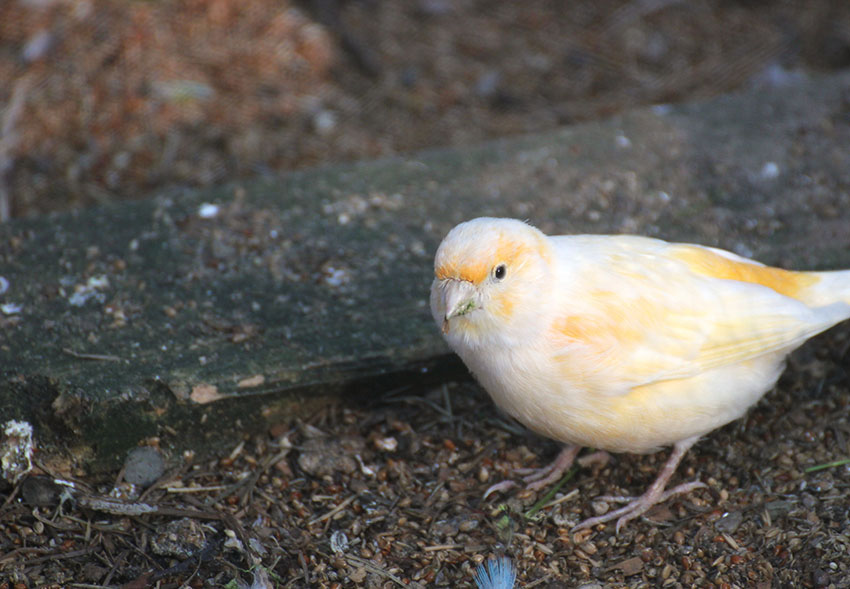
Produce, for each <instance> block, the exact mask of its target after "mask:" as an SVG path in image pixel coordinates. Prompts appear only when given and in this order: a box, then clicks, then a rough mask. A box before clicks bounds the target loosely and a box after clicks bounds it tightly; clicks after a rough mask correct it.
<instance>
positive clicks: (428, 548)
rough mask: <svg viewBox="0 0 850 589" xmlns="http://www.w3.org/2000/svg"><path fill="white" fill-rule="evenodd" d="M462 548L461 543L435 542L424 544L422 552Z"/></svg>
mask: <svg viewBox="0 0 850 589" xmlns="http://www.w3.org/2000/svg"><path fill="white" fill-rule="evenodd" d="M458 548H463V544H437V545H435V546H426V547H425V548H423V549H422V550H423V551H424V552H439V551H441V550H457V549H458Z"/></svg>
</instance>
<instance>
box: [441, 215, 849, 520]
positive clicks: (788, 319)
mask: <svg viewBox="0 0 850 589" xmlns="http://www.w3.org/2000/svg"><path fill="white" fill-rule="evenodd" d="M434 270H435V274H436V278H435V280H434V283H433V285H432V287H431V310H432V313H433V315H434V319H435V320H436V321H437V323H438V325H440V326H441V328H442V331H443V334H444V336H445V339H446V341H447V342H448V344H449V345H450V346H451V348H452V349H453V350H454V351H455V352H457V354H458V355H459V356H460V357H461V359H462V360H463V361H464V363H465V364H466V366H467V367H468V368H469V369H470V371H471V372H472V373H473V374H474V375H475V376H476V378H477V379H478V380H479V381H480V383H481V384H482V385H483V387H484V388H485V389H486V390H487V391H488V392H489V393H490V395H491V396H492V397H493V400H494V401H495V402H496V404H497V405H498V406H499V407H501V408H502V409H503V410H504V411H506V412H507V413H508V414H510V415H511V416H513V417H515V418H516V419H517V420H519V421H520V422H522V423H523V424H525V425H526V426H527V427H529V428H531V429H532V430H534V431H536V432H538V433H540V434H543V435H545V436H548V437H550V438H554V439H556V440H559V441H562V442H565V443H566V444H567V446H566V447H565V448H564V450H563V451H562V452H561V453H560V455H559V456H558V458H557V459H556V460H555V462H553V463H552V465H550V466H549V467H547V468H546V469H541V471H540V472H539V473H537V475H536V476H532V477H530V478H528V479H526V480H527V481H529V480H530V481H533V482H532V483H531V484H530V485H529V487H531V488H540V487H541V486H543V485H545V484H548V483H549V482H551V481H553V480H556V479H557V478H558V477H559V476H560V475H561V474H562V472H563V471H564V470H565V469H567V468H569V467H570V465H571V464H572V462H573V460H574V459H575V457H576V455H577V454H578V451H579V450H580V448H581V447H582V446H589V447H593V448H599V449H604V450H611V451H614V452H635V453H646V452H654V451H656V450H658V449H660V448H662V447H663V446H669V445H672V446H673V452H672V454H671V455H670V458H669V459H668V460H667V463H666V465H665V466H664V468H663V469H662V471H661V473H660V474H659V475H658V478H657V479H656V481H655V482H654V483H653V484H652V485H651V486H650V487H649V489H648V490H647V491H646V492H645V493H644V494H643V495H642V496H641V497H638V498H637V499H635V500H633V501H631V502H630V503H629V504H627V505H626V506H625V507H623V508H620V509H616V510H613V511H611V512H609V513H606V514H604V515H601V516H598V517H594V518H591V519H588V520H586V521H584V522H582V523H581V524H579V525H578V526H577V528H586V527H590V526H593V525H596V524H598V523H602V522H606V521H610V520H613V519H617V520H618V521H617V525H616V529H617V531H619V530H620V528H621V526H622V525H623V524H624V523H625V522H627V521H629V520H630V519H633V518H635V517H638V516H639V515H641V514H642V513H644V512H646V511H647V510H648V509H649V508H650V507H652V506H653V505H654V504H656V503H658V502H660V501H664V500H665V499H667V498H668V497H670V496H671V495H673V494H676V493H682V492H687V491H690V490H691V489H694V488H697V487H699V486H703V485H702V483H699V482H692V483H686V484H682V485H679V486H677V487H674V488H672V489H670V490H667V491H665V487H666V485H667V482H668V481H669V479H670V477H671V476H672V475H673V473H674V472H675V470H676V467H677V466H678V464H679V461H680V460H681V459H682V456H683V455H684V454H685V452H686V451H687V450H688V448H690V447H691V446H692V445H693V444H694V442H696V441H697V439H699V437H700V436H702V435H704V434H706V433H708V432H710V431H711V430H713V429H715V428H718V427H720V426H722V425H724V424H726V423H728V422H730V421H732V420H734V419H736V418H738V417H741V416H742V415H743V414H744V412H745V411H746V410H747V408H749V407H750V406H751V405H753V404H754V403H755V402H756V401H758V399H759V398H760V397H761V396H762V395H763V394H764V393H765V392H766V391H768V390H769V389H770V388H771V387H773V385H774V383H775V382H776V380H777V378H778V377H779V375H780V373H781V372H782V369H783V367H784V360H785V357H786V355H787V354H788V353H789V352H791V351H792V350H794V349H795V348H797V347H798V346H800V345H801V344H802V343H803V342H805V341H806V340H807V339H809V338H810V337H812V336H814V335H815V334H817V333H819V332H821V331H823V330H825V329H827V328H829V327H831V326H832V325H835V324H836V323H839V322H841V321H843V320H845V319H847V318H848V317H850V270H845V271H836V272H793V271H788V270H781V269H778V268H771V267H768V266H764V265H762V264H759V263H758V262H754V261H751V260H748V259H746V258H742V257H740V256H737V255H735V254H732V253H729V252H726V251H723V250H719V249H714V248H709V247H703V246H699V245H690V244H680V243H667V242H665V241H661V240H658V239H651V238H646V237H638V236H627V235H622V236H612V235H564V236H547V235H545V234H543V233H542V232H541V231H539V230H538V229H535V228H534V227H532V226H530V225H528V224H526V223H523V222H521V221H517V220H514V219H495V218H480V219H474V220H472V221H468V222H465V223H461V224H460V225H458V226H457V227H455V228H454V229H452V230H451V231H450V232H449V234H448V235H447V236H446V238H445V239H444V240H443V242H442V244H441V245H440V247H439V249H438V250H437V255H436V259H435V262H434Z"/></svg>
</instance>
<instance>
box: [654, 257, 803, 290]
mask: <svg viewBox="0 0 850 589" xmlns="http://www.w3.org/2000/svg"><path fill="white" fill-rule="evenodd" d="M670 257H671V258H674V259H677V260H679V261H681V262H684V263H685V264H686V265H687V266H688V268H689V269H690V270H691V271H692V272H693V273H695V274H699V275H701V276H707V277H710V278H720V279H726V280H738V281H740V282H750V283H753V284H760V285H762V286H766V287H767V288H770V289H772V290H774V291H776V292H778V293H779V294H781V295H785V296H787V297H792V298H795V299H797V300H804V298H801V296H800V295H801V294H802V293H803V292H804V291H805V290H806V289H807V288H809V287H810V286H812V285H814V284H816V283H817V282H818V281H819V280H820V278H819V277H818V276H816V275H814V274H811V273H808V272H793V271H791V270H783V269H781V268H771V267H770V266H762V265H761V264H756V263H752V262H745V261H738V260H735V259H732V258H727V257H726V256H723V255H720V254H718V253H715V252H713V251H711V250H710V249H706V248H702V247H699V246H694V245H676V246H673V247H671V248H670Z"/></svg>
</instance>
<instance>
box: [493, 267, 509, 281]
mask: <svg viewBox="0 0 850 589" xmlns="http://www.w3.org/2000/svg"><path fill="white" fill-rule="evenodd" d="M507 273H508V269H507V267H506V266H505V265H504V264H499V265H498V266H496V267H495V268H493V278H495V279H496V280H501V279H503V278H504V277H505V275H506V274H507Z"/></svg>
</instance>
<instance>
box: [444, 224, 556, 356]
mask: <svg viewBox="0 0 850 589" xmlns="http://www.w3.org/2000/svg"><path fill="white" fill-rule="evenodd" d="M553 258H554V253H553V252H552V246H551V244H550V242H549V238H547V237H546V235H544V234H543V233H542V232H540V231H539V230H537V229H535V228H534V227H532V226H531V225H528V224H526V223H523V222H522V221H517V220H515V219H494V218H486V217H482V218H479V219H473V220H471V221H467V222H465V223H461V224H460V225H458V226H457V227H455V228H454V229H452V230H451V231H450V232H449V234H448V235H446V237H445V239H444V240H443V242H442V243H441V244H440V247H439V248H438V249H437V255H436V258H435V260H434V274H435V279H434V283H433V284H432V286H431V312H432V314H433V315H434V320H435V321H436V322H437V323H438V324H439V325H440V326H441V327H442V330H443V333H444V334H445V335H446V336H447V337H449V338H451V339H454V338H455V337H460V338H463V339H466V340H469V339H470V338H474V337H476V336H479V337H480V336H484V335H486V334H488V333H491V330H499V331H504V330H505V328H507V327H510V326H511V325H513V324H516V323H517V322H523V324H525V325H527V326H529V327H531V325H530V324H529V322H528V319H529V318H530V316H532V315H533V314H534V313H535V312H539V308H540V301H541V300H543V299H544V298H545V292H546V290H547V288H546V286H547V282H548V281H550V280H551V279H552V268H551V266H552V263H553Z"/></svg>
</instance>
